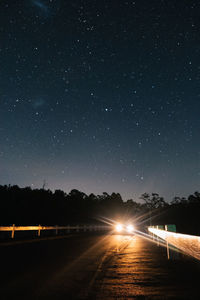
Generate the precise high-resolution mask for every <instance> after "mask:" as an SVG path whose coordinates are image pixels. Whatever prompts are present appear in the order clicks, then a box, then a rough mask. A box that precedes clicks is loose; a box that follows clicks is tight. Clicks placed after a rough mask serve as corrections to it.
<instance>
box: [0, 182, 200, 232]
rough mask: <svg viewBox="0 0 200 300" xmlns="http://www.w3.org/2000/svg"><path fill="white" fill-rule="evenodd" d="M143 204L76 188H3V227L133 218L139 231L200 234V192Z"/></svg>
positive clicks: (150, 197) (146, 197) (148, 197)
mask: <svg viewBox="0 0 200 300" xmlns="http://www.w3.org/2000/svg"><path fill="white" fill-rule="evenodd" d="M140 200H141V203H140V202H136V201H134V200H132V199H129V200H127V201H123V199H122V197H121V195H120V194H119V193H112V194H111V195H109V194H107V193H105V192H104V193H103V194H102V195H94V194H90V195H86V194H85V193H83V192H81V191H79V190H76V189H73V190H71V192H70V193H69V194H66V193H65V192H64V191H62V190H55V191H54V192H52V191H51V190H45V189H44V188H42V189H31V188H30V187H25V188H20V187H18V186H17V185H14V186H10V185H8V186H7V185H4V186H2V185H1V186H0V204H1V209H0V225H1V226H2V225H12V224H15V225H37V224H41V225H69V224H75V223H76V224H83V223H88V224H89V223H94V222H98V220H100V219H101V218H110V219H112V220H120V219H124V220H126V219H132V220H133V222H135V223H136V225H137V226H138V227H140V228H145V226H149V225H157V224H176V226H177V231H179V232H185V233H193V234H198V235H200V193H199V192H195V193H194V194H193V195H190V196H189V197H188V198H187V199H186V198H180V197H175V198H174V199H173V200H172V201H171V202H170V203H168V202H166V201H165V200H164V198H163V197H160V196H159V194H157V193H152V194H147V193H144V194H143V195H142V196H141V197H140Z"/></svg>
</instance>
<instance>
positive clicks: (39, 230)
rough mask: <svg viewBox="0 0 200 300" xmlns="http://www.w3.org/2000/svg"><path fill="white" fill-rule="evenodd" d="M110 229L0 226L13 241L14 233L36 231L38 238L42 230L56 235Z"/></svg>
mask: <svg viewBox="0 0 200 300" xmlns="http://www.w3.org/2000/svg"><path fill="white" fill-rule="evenodd" d="M109 229H110V227H109V226H106V225H76V226H70V225H69V226H42V225H38V226H15V224H13V225H12V226H0V231H10V232H11V238H12V239H14V237H15V232H16V231H37V235H38V236H40V233H41V231H42V230H55V233H56V235H57V234H58V230H66V231H67V232H70V231H71V230H75V231H76V232H79V231H84V232H86V231H100V230H109Z"/></svg>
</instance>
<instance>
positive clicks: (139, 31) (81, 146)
mask: <svg viewBox="0 0 200 300" xmlns="http://www.w3.org/2000/svg"><path fill="white" fill-rule="evenodd" d="M199 134H200V2H199V1H188V0H187V1H186V0H181V1H178V0H177V1H176V0H168V1H166V0H160V1H158V0H136V1H132V0H131V1H129V0H121V1H120V0H119V1H116V0H115V1H114V0H109V1H108V0H101V1H97V0H84V1H83V0H73V1H68V0H17V1H11V0H1V1H0V184H17V185H19V186H21V187H23V186H32V187H33V188H38V187H39V188H41V187H42V186H43V183H44V180H45V182H46V183H45V184H46V188H49V189H52V190H54V189H63V190H64V191H66V192H67V193H68V192H69V191H70V190H71V189H73V188H76V189H79V190H81V191H83V192H85V193H87V194H89V193H91V192H93V193H95V194H101V193H102V192H104V191H105V192H108V193H111V192H119V193H120V194H121V195H122V197H123V199H124V200H126V199H129V198H133V199H134V200H136V201H137V200H138V197H139V196H140V195H141V194H142V193H144V192H149V193H151V192H158V193H159V194H160V195H161V196H164V197H165V199H166V200H171V199H172V197H173V196H175V195H179V196H188V195H189V194H190V193H193V192H194V191H196V190H199V189H200V184H199V183H200V138H199Z"/></svg>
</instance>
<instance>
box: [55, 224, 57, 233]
mask: <svg viewBox="0 0 200 300" xmlns="http://www.w3.org/2000/svg"><path fill="white" fill-rule="evenodd" d="M55 227H56V235H58V228H57V227H58V225H56V226H55Z"/></svg>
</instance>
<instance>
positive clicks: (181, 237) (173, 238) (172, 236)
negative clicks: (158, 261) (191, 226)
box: [148, 227, 200, 260]
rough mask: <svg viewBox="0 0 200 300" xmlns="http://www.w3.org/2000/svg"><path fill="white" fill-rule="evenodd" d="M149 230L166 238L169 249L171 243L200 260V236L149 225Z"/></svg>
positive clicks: (163, 238)
mask: <svg viewBox="0 0 200 300" xmlns="http://www.w3.org/2000/svg"><path fill="white" fill-rule="evenodd" d="M165 229H166V228H165ZM148 231H149V232H151V233H152V234H153V235H156V236H158V237H159V238H161V239H162V240H164V241H165V242H166V244H167V249H168V244H169V245H172V246H174V247H176V248H177V249H180V250H182V251H183V252H184V253H186V254H187V255H190V256H193V257H195V258H196V259H198V260H200V236H195V235H188V234H183V233H176V232H172V231H167V230H163V229H158V228H156V227H148ZM168 255H169V254H168Z"/></svg>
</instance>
